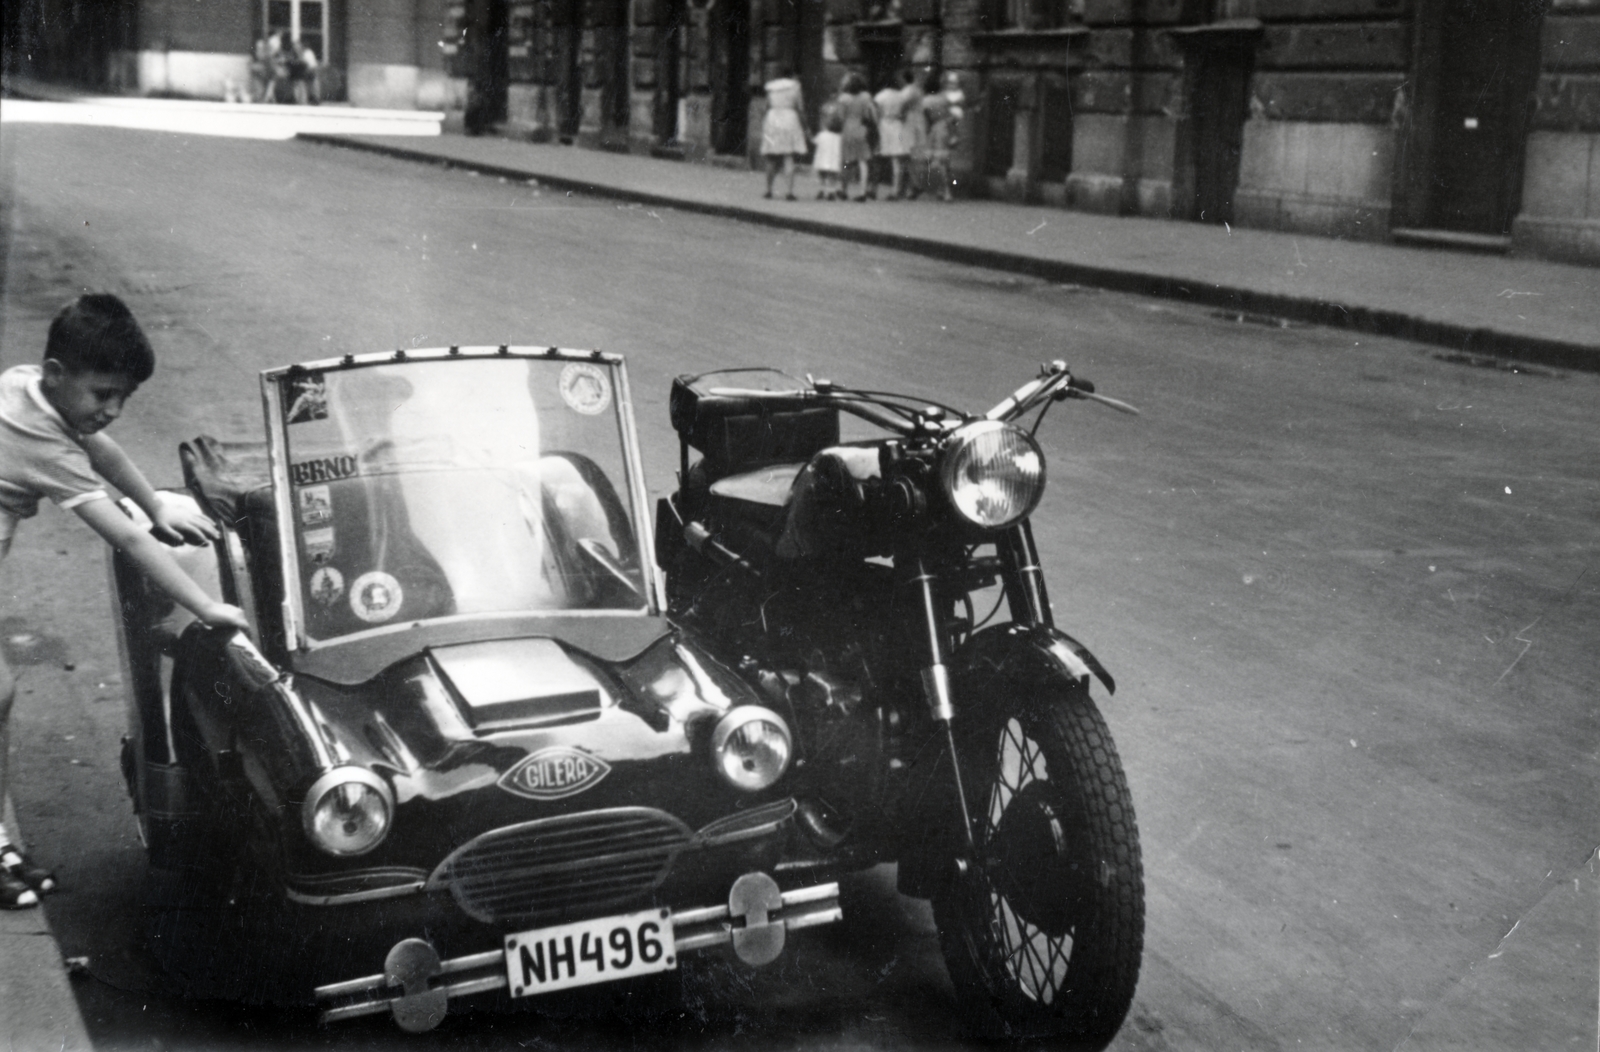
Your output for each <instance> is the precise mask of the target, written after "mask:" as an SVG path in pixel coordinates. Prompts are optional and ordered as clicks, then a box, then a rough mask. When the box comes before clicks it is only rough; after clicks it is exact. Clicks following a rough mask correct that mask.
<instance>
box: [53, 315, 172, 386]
mask: <svg viewBox="0 0 1600 1052" xmlns="http://www.w3.org/2000/svg"><path fill="white" fill-rule="evenodd" d="M44 356H45V357H46V358H54V359H55V360H56V361H58V362H60V363H61V364H62V365H64V366H66V367H67V369H69V370H70V371H72V372H75V373H80V372H83V371H85V370H93V371H94V372H97V373H117V374H118V375H121V376H126V377H127V378H128V379H130V380H132V381H133V382H134V383H136V384H142V383H144V382H145V381H146V380H148V379H150V376H151V374H152V373H154V372H155V371H156V352H155V351H154V350H152V349H151V347H150V341H149V340H147V339H145V335H144V330H143V329H141V328H139V323H138V322H137V321H135V320H134V317H133V311H131V310H129V309H128V305H127V304H126V303H123V302H122V300H120V299H118V298H117V297H116V296H113V295H111V294H110V293H109V292H94V293H89V294H87V295H84V296H79V297H78V298H77V299H75V300H73V301H72V302H71V303H69V304H67V305H66V306H65V307H62V308H61V313H59V314H57V315H56V317H55V320H54V321H52V322H51V323H50V335H49V337H48V338H47V339H46V340H45V345H44Z"/></svg>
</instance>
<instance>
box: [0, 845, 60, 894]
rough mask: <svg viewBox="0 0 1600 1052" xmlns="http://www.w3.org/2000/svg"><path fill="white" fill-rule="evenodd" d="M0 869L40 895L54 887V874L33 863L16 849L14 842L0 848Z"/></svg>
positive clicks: (52, 889)
mask: <svg viewBox="0 0 1600 1052" xmlns="http://www.w3.org/2000/svg"><path fill="white" fill-rule="evenodd" d="M0 870H3V871H4V872H5V873H7V874H8V875H9V876H10V877H11V878H12V879H14V880H20V881H22V883H23V884H24V885H26V886H27V887H29V888H32V889H33V890H34V891H37V892H39V893H40V894H41V895H42V894H44V893H45V892H47V891H54V890H55V889H56V878H55V874H53V873H51V872H50V871H49V870H48V869H43V868H41V867H39V866H36V865H34V864H33V861H32V860H31V859H29V858H28V856H27V855H24V854H23V853H22V852H21V851H18V850H17V848H16V845H14V844H12V845H7V846H6V847H3V848H0Z"/></svg>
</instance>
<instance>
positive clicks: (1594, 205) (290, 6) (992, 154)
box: [6, 0, 1600, 262]
mask: <svg viewBox="0 0 1600 1052" xmlns="http://www.w3.org/2000/svg"><path fill="white" fill-rule="evenodd" d="M6 18H7V42H8V46H7V55H8V58H7V61H8V63H11V62H13V60H14V58H15V54H16V53H17V52H18V51H19V48H17V47H14V46H13V44H15V43H17V42H22V43H25V44H27V45H28V47H26V48H24V49H22V50H26V51H27V53H28V54H29V55H30V56H32V57H31V58H30V59H29V61H30V62H32V63H33V64H34V66H35V67H44V68H45V69H46V70H47V71H48V72H49V73H50V74H52V75H66V76H71V77H76V78H78V79H84V78H89V79H93V78H94V77H96V76H99V77H101V78H102V79H103V81H104V82H105V83H106V84H107V85H108V86H112V87H118V86H120V87H123V88H125V89H128V90H138V91H143V92H147V93H172V94H188V95H200V96H220V95H221V94H222V93H223V90H224V87H225V84H226V82H227V81H229V80H239V79H243V78H244V77H246V76H247V75H248V61H249V59H248V55H249V49H250V45H251V42H252V41H253V40H254V39H255V38H256V37H257V36H259V35H260V34H261V33H263V32H267V31H272V30H275V29H289V30H290V31H291V32H293V33H295V34H297V35H299V36H300V37H301V38H302V39H305V40H308V41H314V42H320V44H321V48H322V51H323V52H325V53H326V58H325V61H326V66H327V70H326V73H325V83H324V89H325V94H326V95H328V96H329V97H332V98H337V99H347V100H349V101H350V102H353V103H357V104H360V105H369V106H419V107H426V108H446V109H461V110H463V111H464V113H465V117H466V121H467V124H468V126H469V128H471V129H474V130H476V129H487V128H489V127H492V126H499V127H501V128H503V129H504V130H506V131H507V132H509V133H511V134H517V135H524V136H527V137H530V138H534V139H540V140H556V141H563V142H573V143H578V144H580V145H585V146H591V147H596V148H601V149H611V150H621V151H632V152H641V153H643V152H649V153H655V154H657V155H663V156H673V157H684V158H688V159H693V160H700V159H718V158H724V159H727V161H728V162H729V163H746V162H751V163H753V162H755V161H756V160H757V157H756V153H757V151H758V150H759V142H760V125H761V117H762V114H763V110H764V105H765V102H764V99H763V96H762V91H761V85H762V84H763V83H764V82H765V81H766V80H767V79H769V78H771V77H772V76H774V75H775V74H776V72H777V71H778V69H779V68H781V67H782V66H785V65H790V64H792V65H793V66H794V67H795V68H796V69H797V70H798V71H799V75H800V78H801V82H802V84H803V85H804V89H805V95H806V100H807V105H808V107H809V109H810V110H811V115H812V117H813V119H814V117H815V113H816V108H817V105H818V103H819V102H820V100H821V99H823V98H824V97H825V96H827V95H828V94H831V93H832V92H833V91H835V90H836V88H837V86H838V84H839V82H840V80H842V78H843V77H844V75H845V73H847V72H849V71H852V70H853V71H859V72H862V73H864V74H866V76H867V77H868V79H869V81H870V82H871V83H872V86H873V87H874V88H876V87H877V86H879V85H880V84H882V83H886V82H887V81H888V79H889V78H890V77H892V76H893V75H894V74H896V73H897V72H899V71H900V70H902V69H906V68H910V69H914V70H916V71H918V72H919V73H924V74H928V73H943V72H954V73H956V74H957V75H958V76H959V78H960V80H961V82H962V85H963V89H964V92H965V94H966V96H967V99H968V103H967V118H966V120H965V122H964V129H963V134H962V138H961V141H960V143H959V147H958V156H957V158H956V163H955V168H956V176H957V180H958V186H959V187H961V188H962V189H963V190H964V192H966V193H969V194H976V195H987V196H996V197H1002V198H1006V199H1010V200H1017V201H1035V202H1046V203H1051V204H1056V205H1060V206H1063V207H1068V208H1076V209H1084V210H1089V211H1095V212H1107V213H1115V214H1126V215H1145V216H1159V217H1167V218H1179V219H1188V220H1193V221H1196V222H1206V223H1224V222H1226V223H1231V224H1236V225H1242V226H1257V227H1267V228H1273V229H1281V230H1297V231H1306V232H1311V233H1318V234H1329V235H1336V236H1344V237H1359V238H1370V239H1388V238H1394V239H1397V240H1409V241H1420V242H1430V241H1433V242H1444V243H1448V244H1455V245H1458V246H1461V247H1467V248H1479V249H1485V250H1506V249H1508V248H1514V249H1516V250H1518V251H1525V252H1528V253H1530V254H1537V255H1544V256H1550V257H1554V258H1561V259H1569V260H1579V261H1586V262H1600V0H206V2H204V3H196V2H194V0H100V2H96V3H90V2H89V0H18V2H16V3H13V4H10V5H7V15H6ZM30 34H31V35H30ZM316 46H317V45H316V43H313V47H314V48H315V47H316Z"/></svg>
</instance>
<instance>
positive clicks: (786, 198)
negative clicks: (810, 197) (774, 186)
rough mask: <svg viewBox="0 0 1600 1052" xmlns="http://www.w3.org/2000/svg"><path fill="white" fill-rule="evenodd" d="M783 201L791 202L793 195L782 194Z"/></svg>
mask: <svg viewBox="0 0 1600 1052" xmlns="http://www.w3.org/2000/svg"><path fill="white" fill-rule="evenodd" d="M783 199H784V200H785V201H793V200H794V194H784V195H783Z"/></svg>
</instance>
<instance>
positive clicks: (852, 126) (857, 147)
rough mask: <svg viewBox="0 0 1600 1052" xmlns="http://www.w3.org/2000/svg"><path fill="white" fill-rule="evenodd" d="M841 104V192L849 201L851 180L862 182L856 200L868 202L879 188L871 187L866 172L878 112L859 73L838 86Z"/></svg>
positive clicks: (869, 178) (850, 75) (869, 161)
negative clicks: (860, 190) (859, 194)
mask: <svg viewBox="0 0 1600 1052" xmlns="http://www.w3.org/2000/svg"><path fill="white" fill-rule="evenodd" d="M838 102H839V116H840V118H841V129H840V132H839V138H840V144H839V164H840V176H839V183H840V186H839V192H840V194H841V196H842V197H844V198H848V197H849V196H850V182H851V180H852V179H860V180H861V185H862V193H861V196H860V197H858V198H856V199H855V200H857V201H865V200H867V199H868V198H869V197H875V196H877V188H876V187H874V186H872V185H870V180H871V176H870V175H869V174H868V171H867V169H868V166H869V165H870V164H871V162H872V143H873V140H874V138H875V136H876V134H877V127H878V110H877V107H876V106H874V105H873V104H872V96H871V95H868V94H867V82H866V80H865V79H863V78H862V76H861V74H859V73H851V74H849V75H848V76H846V77H845V78H844V83H843V84H841V85H839V98H838Z"/></svg>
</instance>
